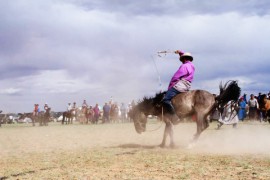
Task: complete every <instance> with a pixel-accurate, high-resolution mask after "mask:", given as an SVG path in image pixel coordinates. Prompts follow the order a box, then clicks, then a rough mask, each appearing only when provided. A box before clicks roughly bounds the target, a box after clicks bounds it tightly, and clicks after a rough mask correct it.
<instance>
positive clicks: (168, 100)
mask: <svg viewBox="0 0 270 180" xmlns="http://www.w3.org/2000/svg"><path fill="white" fill-rule="evenodd" d="M179 93H180V92H179V91H177V90H176V89H175V88H174V87H172V88H170V89H169V90H168V91H167V92H166V94H165V96H164V98H163V100H162V102H163V105H164V108H165V113H166V112H167V113H170V114H175V110H174V107H173V105H172V102H171V99H172V98H173V97H174V96H176V95H177V94H179Z"/></svg>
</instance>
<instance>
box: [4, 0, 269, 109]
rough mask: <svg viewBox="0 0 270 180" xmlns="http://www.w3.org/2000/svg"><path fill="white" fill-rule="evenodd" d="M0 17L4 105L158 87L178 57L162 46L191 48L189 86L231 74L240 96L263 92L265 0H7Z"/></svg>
mask: <svg viewBox="0 0 270 180" xmlns="http://www.w3.org/2000/svg"><path fill="white" fill-rule="evenodd" d="M0 21H1V24H0V63H1V64H0V68H1V69H0V99H1V101H0V109H2V110H3V111H4V112H30V111H32V109H33V105H34V104H35V103H39V104H40V105H42V106H43V105H44V103H48V104H49V106H51V107H52V109H53V110H55V111H63V110H65V109H66V105H67V103H68V102H74V101H76V102H77V103H78V104H79V105H80V104H81V103H82V101H83V99H86V100H87V102H88V103H89V104H91V105H94V104H96V103H99V104H100V105H103V104H104V102H107V101H109V100H110V98H111V97H113V100H114V101H117V102H118V103H121V102H125V103H128V102H130V101H131V100H133V99H135V100H137V99H140V98H142V97H143V96H144V95H147V96H150V95H153V94H154V93H155V92H157V91H159V90H166V88H167V85H168V83H169V80H170V78H171V76H172V75H173V74H174V72H175V71H176V70H177V69H178V67H179V66H180V62H179V60H178V56H177V55H175V54H167V55H166V56H162V57H158V56H157V51H161V50H170V51H173V50H176V49H181V50H184V51H187V52H191V53H192V54H193V56H194V64H195V66H196V73H195V79H194V82H193V85H192V89H204V90H208V91H210V92H212V93H218V91H219V89H218V86H219V84H220V82H226V81H227V80H238V82H239V85H240V86H241V88H242V92H243V93H244V92H245V93H248V94H250V93H255V94H257V93H258V92H262V93H267V92H269V90H270V86H269V84H270V80H269V78H268V77H270V71H269V68H270V65H269V59H270V53H269V52H270V45H269V39H270V38H269V32H270V23H269V22H270V1H267V0H239V1H233V0H227V1H216V0H208V1H200V0H190V1H185V0H182V1H180V0H179V1H176V0H164V1H158V0H149V1H144V0H136V1H127V0H112V1H105V0H92V1H86V0H46V1H43V0H12V1H0ZM155 65H156V66H155ZM156 67H157V69H156ZM157 70H158V71H157ZM159 76H160V79H161V86H160V85H159V80H158V77H159Z"/></svg>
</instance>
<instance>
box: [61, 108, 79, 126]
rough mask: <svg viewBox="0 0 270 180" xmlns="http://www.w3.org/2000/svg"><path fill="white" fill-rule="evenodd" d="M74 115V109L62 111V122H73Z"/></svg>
mask: <svg viewBox="0 0 270 180" xmlns="http://www.w3.org/2000/svg"><path fill="white" fill-rule="evenodd" d="M75 117H76V110H71V111H65V112H63V119H62V124H64V123H65V122H66V124H73V119H74V118H75Z"/></svg>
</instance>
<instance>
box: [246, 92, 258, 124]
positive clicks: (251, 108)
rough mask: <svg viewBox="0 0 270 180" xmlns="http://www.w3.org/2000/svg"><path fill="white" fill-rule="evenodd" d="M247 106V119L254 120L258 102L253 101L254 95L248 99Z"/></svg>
mask: <svg viewBox="0 0 270 180" xmlns="http://www.w3.org/2000/svg"><path fill="white" fill-rule="evenodd" d="M248 106H249V119H253V120H255V119H256V115H257V109H258V101H257V99H255V97H254V94H251V95H250V99H249V101H248Z"/></svg>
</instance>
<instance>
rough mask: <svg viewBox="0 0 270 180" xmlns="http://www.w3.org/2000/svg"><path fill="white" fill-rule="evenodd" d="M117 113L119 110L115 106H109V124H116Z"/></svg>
mask: <svg viewBox="0 0 270 180" xmlns="http://www.w3.org/2000/svg"><path fill="white" fill-rule="evenodd" d="M118 111H119V108H118V106H117V104H112V105H111V110H110V121H111V123H117V122H118V118H119V117H118Z"/></svg>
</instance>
